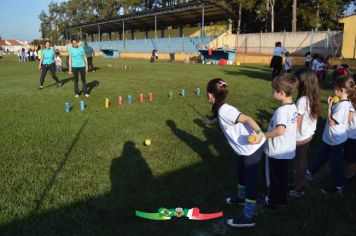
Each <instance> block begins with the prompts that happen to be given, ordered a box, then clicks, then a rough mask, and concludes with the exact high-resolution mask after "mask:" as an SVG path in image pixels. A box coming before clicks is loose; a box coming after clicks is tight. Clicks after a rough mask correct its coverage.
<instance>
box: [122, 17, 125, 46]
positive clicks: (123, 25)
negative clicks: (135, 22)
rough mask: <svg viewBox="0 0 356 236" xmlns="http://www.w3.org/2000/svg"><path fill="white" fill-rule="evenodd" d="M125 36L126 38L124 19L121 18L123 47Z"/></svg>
mask: <svg viewBox="0 0 356 236" xmlns="http://www.w3.org/2000/svg"><path fill="white" fill-rule="evenodd" d="M125 38H126V35H125V21H124V20H123V21H122V39H123V40H124V45H123V46H124V48H125Z"/></svg>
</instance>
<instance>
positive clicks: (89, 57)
mask: <svg viewBox="0 0 356 236" xmlns="http://www.w3.org/2000/svg"><path fill="white" fill-rule="evenodd" d="M84 51H85V55H86V56H87V60H88V66H89V71H91V72H95V70H94V65H93V58H94V50H93V48H92V47H90V46H89V45H88V43H87V42H85V43H84Z"/></svg>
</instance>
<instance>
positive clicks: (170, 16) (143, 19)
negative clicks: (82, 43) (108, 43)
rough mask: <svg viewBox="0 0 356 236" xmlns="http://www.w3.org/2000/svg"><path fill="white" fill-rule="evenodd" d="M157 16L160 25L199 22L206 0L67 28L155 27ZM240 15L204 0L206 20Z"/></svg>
mask: <svg viewBox="0 0 356 236" xmlns="http://www.w3.org/2000/svg"><path fill="white" fill-rule="evenodd" d="M155 16H156V17H157V29H162V28H164V27H167V26H177V25H185V24H196V23H200V22H201V21H202V1H198V0H197V1H192V2H188V3H183V4H179V5H176V6H172V7H163V8H157V9H154V10H149V11H142V12H136V13H133V14H130V15H123V16H117V17H114V18H110V19H107V20H101V21H95V22H89V23H85V24H79V25H73V26H71V27H69V28H67V30H73V29H77V30H79V29H81V31H82V32H85V33H87V34H91V33H98V27H99V25H100V32H102V33H104V32H118V31H122V22H123V21H124V22H125V23H124V24H125V29H127V30H128V29H129V30H135V29H154V28H155ZM234 17H236V15H235V13H234V12H233V11H231V10H230V9H228V8H226V7H224V6H222V5H221V4H219V3H217V2H215V1H212V0H204V20H205V22H216V21H222V20H227V19H229V18H234Z"/></svg>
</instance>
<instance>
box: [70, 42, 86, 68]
mask: <svg viewBox="0 0 356 236" xmlns="http://www.w3.org/2000/svg"><path fill="white" fill-rule="evenodd" d="M84 53H85V52H84V49H83V48H82V47H77V48H70V49H69V54H70V55H72V67H76V68H80V67H85V61H84Z"/></svg>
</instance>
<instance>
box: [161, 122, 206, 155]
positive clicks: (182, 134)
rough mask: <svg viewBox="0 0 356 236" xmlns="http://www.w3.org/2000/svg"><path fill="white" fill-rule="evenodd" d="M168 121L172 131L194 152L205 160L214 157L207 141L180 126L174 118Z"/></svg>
mask: <svg viewBox="0 0 356 236" xmlns="http://www.w3.org/2000/svg"><path fill="white" fill-rule="evenodd" d="M166 123H167V126H168V127H169V128H171V130H172V132H173V133H174V134H175V135H176V136H177V137H178V138H180V139H181V140H182V141H183V142H185V143H186V144H187V145H188V146H189V147H190V148H191V149H192V150H193V151H194V152H196V153H197V154H199V156H200V157H201V158H202V159H203V160H208V159H210V158H212V156H213V154H212V153H211V152H210V150H209V148H208V145H209V144H208V143H207V142H206V141H202V140H200V139H199V138H197V137H195V136H194V135H192V134H190V133H188V132H186V131H184V130H182V129H180V128H178V127H177V125H176V123H175V122H174V121H173V120H167V121H166Z"/></svg>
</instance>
